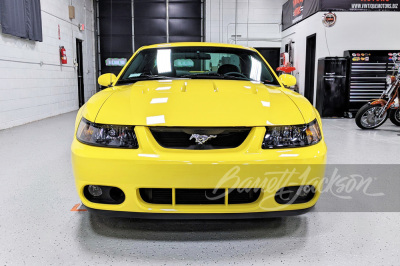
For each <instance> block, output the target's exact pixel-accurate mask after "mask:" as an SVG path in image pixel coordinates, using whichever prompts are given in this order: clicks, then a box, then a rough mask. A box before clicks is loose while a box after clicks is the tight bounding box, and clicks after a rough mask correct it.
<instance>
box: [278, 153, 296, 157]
mask: <svg viewBox="0 0 400 266" xmlns="http://www.w3.org/2000/svg"><path fill="white" fill-rule="evenodd" d="M297 156H299V155H298V154H281V155H279V157H297Z"/></svg>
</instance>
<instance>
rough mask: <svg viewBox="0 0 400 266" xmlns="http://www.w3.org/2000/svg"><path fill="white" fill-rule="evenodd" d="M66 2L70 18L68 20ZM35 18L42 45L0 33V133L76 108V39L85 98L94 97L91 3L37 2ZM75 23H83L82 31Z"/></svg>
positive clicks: (87, 0)
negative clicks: (70, 9) (72, 10)
mask: <svg viewBox="0 0 400 266" xmlns="http://www.w3.org/2000/svg"><path fill="white" fill-rule="evenodd" d="M71 4H72V5H73V6H75V11H76V18H75V19H73V20H70V19H69V17H68V6H69V5H71ZM41 15H42V32H43V42H35V41H31V40H26V39H22V38H19V37H14V36H11V35H7V34H3V33H2V32H1V31H0V79H1V82H2V86H0V129H4V128H9V127H13V126H18V125H21V124H25V123H28V122H32V121H36V120H39V119H43V118H46V117H50V116H55V115H58V114H62V113H66V112H70V111H74V110H77V109H78V81H77V72H76V68H74V64H73V62H74V58H76V52H75V49H76V38H78V39H81V40H83V60H84V66H83V70H84V71H83V72H84V84H85V99H86V100H87V99H89V98H90V97H91V96H92V95H93V94H94V93H95V83H96V76H95V52H94V33H93V28H94V14H93V1H92V0H72V1H71V0H68V1H66V0H62V1H61V0H60V1H59V0H57V1H54V0H41ZM80 23H82V24H85V30H84V31H82V32H81V31H79V29H78V24H80ZM58 26H60V39H59V37H58ZM59 46H64V47H65V49H66V51H67V57H68V64H66V65H63V66H61V65H60V51H59Z"/></svg>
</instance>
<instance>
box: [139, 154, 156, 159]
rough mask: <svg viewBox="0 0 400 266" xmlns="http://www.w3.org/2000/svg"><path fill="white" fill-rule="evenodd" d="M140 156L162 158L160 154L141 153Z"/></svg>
mask: <svg viewBox="0 0 400 266" xmlns="http://www.w3.org/2000/svg"><path fill="white" fill-rule="evenodd" d="M138 156H140V157H150V158H158V157H160V155H158V154H145V153H140V154H138Z"/></svg>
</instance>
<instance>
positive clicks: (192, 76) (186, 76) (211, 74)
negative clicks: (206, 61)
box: [179, 72, 224, 78]
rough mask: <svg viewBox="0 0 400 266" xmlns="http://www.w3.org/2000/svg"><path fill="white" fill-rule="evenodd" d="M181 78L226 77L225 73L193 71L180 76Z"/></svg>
mask: <svg viewBox="0 0 400 266" xmlns="http://www.w3.org/2000/svg"><path fill="white" fill-rule="evenodd" d="M179 77H180V78H206V77H221V78H224V75H222V74H218V73H213V72H206V73H193V74H187V75H182V76H179Z"/></svg>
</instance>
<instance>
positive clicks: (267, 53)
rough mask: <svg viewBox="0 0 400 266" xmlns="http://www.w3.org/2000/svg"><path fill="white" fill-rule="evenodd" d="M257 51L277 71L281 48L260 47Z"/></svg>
mask: <svg viewBox="0 0 400 266" xmlns="http://www.w3.org/2000/svg"><path fill="white" fill-rule="evenodd" d="M255 49H256V50H257V51H259V52H260V54H261V55H262V56H263V57H264V58H265V60H267V62H268V63H269V64H270V65H271V67H272V69H273V70H274V71H276V69H277V68H278V67H279V63H280V58H281V48H268V47H258V48H255Z"/></svg>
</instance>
